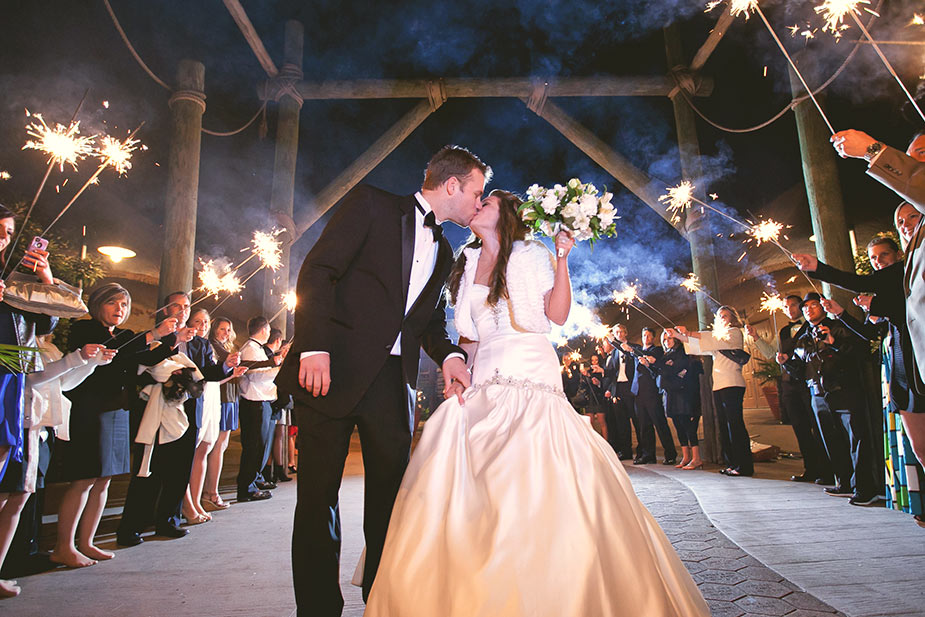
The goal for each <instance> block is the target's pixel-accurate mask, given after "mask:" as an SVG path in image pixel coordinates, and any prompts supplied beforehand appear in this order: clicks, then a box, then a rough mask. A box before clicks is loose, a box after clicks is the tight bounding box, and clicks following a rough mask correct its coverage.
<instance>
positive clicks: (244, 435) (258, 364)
mask: <svg viewBox="0 0 925 617" xmlns="http://www.w3.org/2000/svg"><path fill="white" fill-rule="evenodd" d="M247 334H248V337H249V338H248V339H247V342H246V343H244V345H243V346H242V347H241V363H242V364H243V365H244V366H247V367H248V371H247V373H245V374H244V375H243V376H242V377H241V379H240V399H239V403H240V407H239V410H240V423H241V465H240V471H239V472H238V480H237V499H238V501H239V502H244V501H260V500H264V499H269V498H270V497H272V496H273V494H272V493H270V491H269V490H266V489H261V488H260V486H259V485H258V484H257V482H259V481H260V480H259V479H258V476H259V475H260V470H261V468H262V466H263V460H264V458H263V457H265V456H266V453H267V447H268V443H269V441H270V438H271V436H272V435H273V426H274V425H273V423H272V422H271V420H270V417H271V414H272V409H271V407H270V404H271V402H272V401H275V400H276V384H274V383H273V380H274V379H275V378H276V375H277V373H279V361H281V359H282V358H281V357H280V356H277V361H274V360H271V359H270V358H269V357H268V356H267V353H266V351H265V350H264V348H263V346H264V345H265V344H266V342H267V341H268V340H269V338H270V322H269V321H267V318H266V317H264V316H262V315H260V316H257V317H252V318H251V319H249V320H248V322H247ZM269 363H272V366H268V364H269ZM265 486H266V485H265Z"/></svg>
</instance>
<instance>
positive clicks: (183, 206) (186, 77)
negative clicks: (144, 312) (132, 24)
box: [158, 60, 206, 302]
mask: <svg viewBox="0 0 925 617" xmlns="http://www.w3.org/2000/svg"><path fill="white" fill-rule="evenodd" d="M205 72H206V69H205V67H204V66H203V65H202V63H200V62H196V61H195V60H181V61H180V66H179V69H178V70H177V89H176V90H175V91H174V93H173V94H172V95H171V97H170V100H169V102H168V104H169V105H170V152H169V154H168V157H167V196H166V199H165V202H164V209H165V211H166V215H165V217H164V252H163V255H162V256H161V271H160V281H159V285H158V294H159V295H158V302H160V300H162V299H163V298H164V296H165V295H167V294H168V293H170V292H173V291H190V290H191V289H192V287H193V268H194V266H193V259H194V257H195V254H196V209H197V205H198V199H199V151H200V145H201V137H202V114H203V113H205V111H206V95H205V94H204V92H203V90H204V88H205Z"/></svg>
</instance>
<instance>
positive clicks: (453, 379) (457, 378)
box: [443, 356, 472, 405]
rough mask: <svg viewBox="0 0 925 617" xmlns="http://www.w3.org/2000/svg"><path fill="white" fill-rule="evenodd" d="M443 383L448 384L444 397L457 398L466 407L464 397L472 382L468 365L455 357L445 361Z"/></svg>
mask: <svg viewBox="0 0 925 617" xmlns="http://www.w3.org/2000/svg"><path fill="white" fill-rule="evenodd" d="M443 382H444V383H445V384H446V386H445V388H444V390H443V396H444V397H445V398H450V397H451V396H455V397H457V398H458V399H459V404H460V405H465V402H464V401H463V397H462V395H463V392H464V391H465V389H466V388H468V387H469V385H470V384H471V382H472V380H471V378H470V376H469V369H467V368H466V363H465V362H464V361H463V359H462V358H460V357H459V356H454V357H452V358H447V359H446V360H444V361H443Z"/></svg>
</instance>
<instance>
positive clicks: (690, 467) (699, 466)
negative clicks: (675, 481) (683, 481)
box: [681, 463, 703, 469]
mask: <svg viewBox="0 0 925 617" xmlns="http://www.w3.org/2000/svg"><path fill="white" fill-rule="evenodd" d="M681 469H703V463H697V464H696V465H693V464H691V463H688V464H687V465H685V466H684V467H682V468H681Z"/></svg>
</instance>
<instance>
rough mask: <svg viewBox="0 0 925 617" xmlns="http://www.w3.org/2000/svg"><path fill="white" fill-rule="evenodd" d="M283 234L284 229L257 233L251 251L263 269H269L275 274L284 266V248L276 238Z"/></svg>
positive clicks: (252, 241)
mask: <svg viewBox="0 0 925 617" xmlns="http://www.w3.org/2000/svg"><path fill="white" fill-rule="evenodd" d="M281 233H283V230H282V229H273V230H272V231H269V232H266V231H255V232H254V237H253V239H252V240H251V247H252V248H251V250H252V251H253V253H254V255H256V256H257V257H258V258H259V259H260V261H261V262H262V263H263V267H265V268H269V269H271V270H273V271H274V272H275V271H277V270H279V268H280V267H281V266H282V265H283V248H282V246H281V243H280V241H279V240H277V239H276V237H277V236H278V235H279V234H281Z"/></svg>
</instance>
